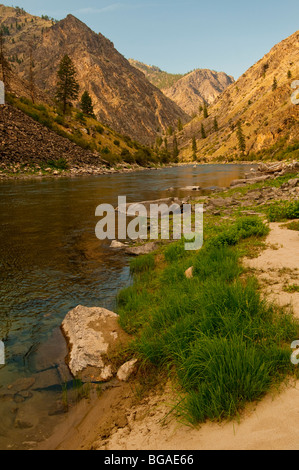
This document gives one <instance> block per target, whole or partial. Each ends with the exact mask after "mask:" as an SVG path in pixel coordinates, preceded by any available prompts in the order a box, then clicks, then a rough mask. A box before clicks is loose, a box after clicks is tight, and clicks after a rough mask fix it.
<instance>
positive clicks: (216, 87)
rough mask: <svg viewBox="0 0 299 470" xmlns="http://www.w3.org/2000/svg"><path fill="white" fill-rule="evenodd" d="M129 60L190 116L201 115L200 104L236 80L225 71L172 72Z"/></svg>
mask: <svg viewBox="0 0 299 470" xmlns="http://www.w3.org/2000/svg"><path fill="white" fill-rule="evenodd" d="M129 62H130V64H131V65H132V66H133V67H136V68H137V69H138V70H140V71H141V72H143V73H144V75H145V76H146V78H147V79H148V80H149V81H150V82H151V83H152V84H153V85H155V86H156V87H158V88H160V90H162V91H163V93H164V95H165V96H167V97H168V98H170V99H171V100H172V101H174V102H175V103H176V104H177V105H178V106H179V107H180V108H182V109H183V110H184V111H185V112H186V113H187V114H189V116H192V115H193V114H198V110H199V107H200V106H201V105H203V104H204V103H207V104H212V103H213V102H214V101H215V99H216V98H217V97H218V96H219V95H220V93H222V92H223V91H224V90H225V89H226V88H227V87H228V86H229V85H231V84H232V83H234V78H233V77H231V76H229V75H227V74H226V73H224V72H215V71H213V70H208V69H197V70H194V71H193V72H190V73H186V74H185V75H183V74H171V73H167V72H164V71H163V70H161V69H159V67H155V66H152V65H146V64H143V63H142V62H138V61H137V60H133V59H129Z"/></svg>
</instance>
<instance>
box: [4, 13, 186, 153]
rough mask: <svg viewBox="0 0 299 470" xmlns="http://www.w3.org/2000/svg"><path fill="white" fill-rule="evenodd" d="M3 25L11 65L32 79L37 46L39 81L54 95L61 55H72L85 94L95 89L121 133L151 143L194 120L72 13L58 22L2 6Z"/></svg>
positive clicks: (103, 116)
mask: <svg viewBox="0 0 299 470" xmlns="http://www.w3.org/2000/svg"><path fill="white" fill-rule="evenodd" d="M0 27H2V30H3V31H4V34H5V38H6V44H5V46H6V50H7V53H8V56H9V59H10V61H11V64H12V65H13V66H14V70H15V71H16V72H17V73H18V74H19V75H20V77H21V78H23V79H28V78H29V69H30V67H29V64H30V58H29V57H30V53H29V51H30V48H32V50H33V61H34V65H35V67H34V76H35V81H36V85H37V87H38V88H40V89H41V90H43V91H44V92H47V93H48V94H49V96H53V95H54V90H55V83H56V78H57V70H58V67H59V63H60V60H61V59H62V57H63V56H64V55H65V54H68V55H69V56H70V57H71V59H72V60H73V62H74V64H75V67H76V69H77V72H78V74H77V79H78V81H79V83H80V93H81V94H82V93H83V92H84V91H85V90H87V91H88V92H89V94H90V95H91V97H92V99H93V103H94V110H95V113H96V115H97V117H98V119H99V120H100V121H102V122H103V123H105V124H106V125H108V126H110V127H111V128H113V129H114V130H116V131H117V132H120V133H122V134H126V135H128V136H130V137H132V138H134V139H136V140H139V141H140V142H143V143H146V144H149V143H151V142H153V141H154V140H155V138H156V136H157V133H158V132H161V131H166V130H167V129H168V128H169V126H176V124H177V122H178V120H179V119H181V120H182V121H183V122H185V123H186V122H187V121H188V119H189V117H188V115H187V114H186V113H185V112H184V111H182V110H181V109H180V108H179V106H177V105H176V104H175V103H174V102H173V101H171V100H170V99H169V98H167V97H165V95H163V93H162V92H161V91H160V90H158V89H157V88H156V87H155V86H153V85H152V84H151V83H149V81H148V80H147V79H146V78H145V76H144V74H143V73H141V72H140V71H138V70H137V69H136V68H135V67H132V66H131V65H130V63H129V62H128V61H127V60H126V59H125V58H124V57H123V56H122V55H121V54H120V53H119V52H118V51H117V50H116V49H115V48H114V46H113V44H112V43H111V42H110V41H109V40H108V39H106V38H105V37H104V36H102V35H101V34H96V33H95V32H93V31H92V30H91V29H89V28H88V27H87V26H86V25H85V24H84V23H82V22H81V21H80V20H78V19H77V18H75V17H74V16H72V15H68V16H67V18H65V19H64V20H62V21H59V22H55V21H54V20H50V19H49V18H47V17H43V18H39V17H36V16H32V15H29V14H28V13H26V12H24V11H23V10H22V9H20V8H10V7H5V6H3V5H1V6H0Z"/></svg>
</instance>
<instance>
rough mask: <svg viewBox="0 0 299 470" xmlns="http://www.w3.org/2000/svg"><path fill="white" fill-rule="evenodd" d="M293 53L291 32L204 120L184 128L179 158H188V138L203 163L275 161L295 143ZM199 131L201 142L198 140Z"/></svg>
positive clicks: (296, 72)
mask: <svg viewBox="0 0 299 470" xmlns="http://www.w3.org/2000/svg"><path fill="white" fill-rule="evenodd" d="M298 50H299V31H296V32H295V33H294V34H292V35H291V36H289V37H288V38H286V39H284V40H283V41H281V42H280V43H278V44H276V45H275V46H274V47H273V48H272V49H271V50H270V51H269V52H268V53H267V54H266V55H265V56H264V57H263V58H261V59H260V60H259V61H258V62H257V63H255V64H254V65H252V66H251V67H250V68H249V69H248V70H247V71H246V72H245V73H244V74H243V75H242V76H241V77H240V78H239V79H238V80H237V81H236V82H235V83H233V84H232V85H230V87H229V88H228V89H227V90H225V91H224V92H223V93H222V94H221V95H220V96H219V97H218V98H217V99H216V101H215V102H214V103H213V104H212V105H211V106H210V107H209V108H208V112H209V117H208V118H206V119H205V118H204V116H203V115H201V116H200V117H197V118H195V119H193V120H192V121H191V122H190V123H188V124H187V125H186V126H185V128H184V130H183V131H182V132H181V133H180V135H179V136H178V142H179V148H180V149H181V157H182V158H183V159H187V160H188V159H191V158H193V157H192V155H193V151H192V142H194V138H195V139H196V144H197V153H196V154H197V157H198V158H199V159H201V158H204V159H208V160H210V159H215V158H216V159H220V160H221V159H222V160H227V159H232V160H233V159H236V158H245V156H247V157H248V158H250V159H254V158H258V156H259V155H260V156H262V155H263V152H267V151H268V154H269V156H271V155H272V156H275V155H276V154H277V153H278V152H279V151H280V150H282V149H283V148H286V147H287V146H288V145H293V144H294V143H296V142H298V141H299V106H298V105H297V106H296V105H294V104H292V102H291V94H292V93H293V91H294V90H293V89H292V88H291V84H292V82H293V81H295V80H296V79H298V78H299V64H298ZM215 119H216V121H217V127H218V130H217V131H216V130H215V128H214V126H215ZM238 122H240V125H241V128H242V133H243V135H244V140H245V147H246V149H245V153H244V155H243V154H242V152H241V151H240V148H239V140H238ZM202 126H203V128H204V130H205V134H206V138H202ZM275 147H277V148H275ZM241 154H242V155H241ZM295 157H296V158H297V155H296V156H295Z"/></svg>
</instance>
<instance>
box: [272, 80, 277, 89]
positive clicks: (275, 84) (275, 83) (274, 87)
mask: <svg viewBox="0 0 299 470" xmlns="http://www.w3.org/2000/svg"><path fill="white" fill-rule="evenodd" d="M272 90H273V91H275V90H277V78H276V77H274V80H273V85H272Z"/></svg>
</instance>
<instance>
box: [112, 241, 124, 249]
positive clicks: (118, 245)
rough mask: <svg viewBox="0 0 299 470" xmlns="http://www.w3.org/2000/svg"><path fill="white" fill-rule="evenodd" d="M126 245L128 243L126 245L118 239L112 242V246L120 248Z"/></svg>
mask: <svg viewBox="0 0 299 470" xmlns="http://www.w3.org/2000/svg"><path fill="white" fill-rule="evenodd" d="M124 246H126V245H124V243H121V242H119V241H118V240H113V241H112V242H111V245H110V248H113V249H120V248H123V247H124Z"/></svg>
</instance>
